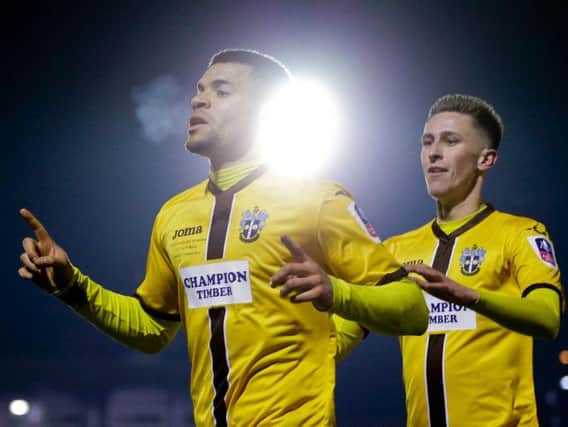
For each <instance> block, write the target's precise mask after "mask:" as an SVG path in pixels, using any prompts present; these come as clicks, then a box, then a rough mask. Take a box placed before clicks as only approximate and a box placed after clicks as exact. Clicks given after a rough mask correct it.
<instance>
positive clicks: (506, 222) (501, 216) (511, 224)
mask: <svg viewBox="0 0 568 427" xmlns="http://www.w3.org/2000/svg"><path fill="white" fill-rule="evenodd" d="M488 219H490V221H491V222H492V223H493V224H494V225H495V226H497V227H499V228H500V229H501V230H503V231H504V232H505V233H513V232H515V233H517V234H542V235H545V236H548V231H547V229H546V226H545V225H544V224H543V223H542V222H540V221H538V220H536V219H534V218H530V217H527V216H522V215H515V214H511V213H507V212H501V211H497V210H496V211H494V212H493V214H492V215H491V216H490V217H489V218H488Z"/></svg>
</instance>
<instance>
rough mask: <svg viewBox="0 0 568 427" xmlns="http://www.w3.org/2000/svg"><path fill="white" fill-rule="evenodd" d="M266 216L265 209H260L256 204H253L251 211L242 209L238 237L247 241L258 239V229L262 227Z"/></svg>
mask: <svg viewBox="0 0 568 427" xmlns="http://www.w3.org/2000/svg"><path fill="white" fill-rule="evenodd" d="M267 218H268V214H267V213H266V211H264V210H260V209H259V208H258V206H255V207H254V209H253V210H252V211H250V210H248V209H247V210H246V211H244V212H243V216H242V217H241V222H240V229H241V232H240V234H239V237H240V239H241V240H242V241H243V242H247V243H250V242H254V241H255V240H256V239H258V238H259V236H260V230H262V229H263V228H264V226H265V224H266V219H267Z"/></svg>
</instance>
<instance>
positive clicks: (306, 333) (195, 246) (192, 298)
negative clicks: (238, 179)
mask: <svg viewBox="0 0 568 427" xmlns="http://www.w3.org/2000/svg"><path fill="white" fill-rule="evenodd" d="M292 187H293V186H291V185H290V184H289V183H287V182H286V181H284V180H276V181H274V179H270V178H265V177H260V178H259V179H257V180H256V181H254V182H252V183H251V184H250V185H248V186H247V187H245V188H243V189H242V190H240V191H238V192H236V193H235V194H234V195H232V196H231V197H229V198H225V200H220V198H219V197H218V196H216V195H214V194H212V193H211V192H209V191H207V189H206V186H205V185H204V184H203V185H200V186H197V187H194V188H192V189H190V190H189V191H188V192H186V193H182V194H181V195H179V196H177V197H176V198H175V199H174V200H173V201H172V203H171V206H170V207H169V208H168V210H167V211H165V212H164V213H163V214H162V217H163V218H162V219H161V229H160V238H161V242H162V245H163V247H164V250H165V252H166V254H167V257H168V259H169V261H170V263H171V266H172V269H173V270H174V271H175V272H176V276H177V282H178V302H179V305H180V307H179V309H180V315H181V318H182V321H183V323H184V326H185V331H186V337H187V341H188V345H189V349H190V356H191V364H192V395H193V396H192V397H193V401H194V405H195V406H196V408H195V413H196V417H201V419H199V420H196V421H198V425H213V424H212V417H211V409H210V404H211V398H212V396H213V395H215V393H216V391H215V390H214V389H215V387H214V386H213V385H212V382H213V379H212V355H211V353H212V351H213V349H212V348H211V345H212V344H211V335H212V332H211V322H212V320H211V317H210V309H211V308H214V307H221V306H222V307H225V309H226V315H225V318H224V321H223V326H222V328H223V332H222V334H223V335H224V338H225V339H224V341H225V346H226V359H227V363H228V369H229V375H228V383H229V387H228V390H227V392H226V396H225V400H226V402H227V411H228V420H229V421H230V422H229V425H259V426H260V425H328V424H332V423H333V420H332V416H331V415H330V413H331V407H330V405H331V404H332V402H333V384H334V375H335V371H334V360H333V357H334V351H335V340H334V333H333V331H332V328H331V324H330V319H329V316H328V314H327V313H321V312H319V311H317V310H315V309H314V308H313V306H312V305H311V304H293V303H291V302H290V301H289V300H288V299H282V298H280V296H279V289H273V288H271V287H270V285H269V281H270V277H271V276H272V275H273V274H274V273H275V272H276V271H277V270H278V269H279V268H280V267H281V266H282V265H283V263H284V262H286V261H289V260H290V255H289V253H288V252H287V250H286V248H285V247H284V246H283V245H282V244H281V243H280V241H279V239H280V235H281V234H282V233H286V234H288V235H289V236H290V237H291V238H292V239H294V240H295V241H296V242H297V243H299V244H300V245H301V246H302V247H303V248H304V249H305V250H306V251H307V252H308V253H310V255H311V256H312V257H314V258H315V259H316V260H317V261H319V262H321V263H324V262H325V261H324V259H323V256H322V254H321V250H320V249H319V247H318V243H317V241H315V239H314V236H315V232H314V230H316V229H317V227H318V224H317V219H318V203H319V200H318V198H319V197H320V195H319V194H318V189H317V188H312V187H307V188H306V187H304V188H298V187H296V188H292ZM220 203H222V204H224V206H225V208H224V209H225V212H221V213H220V209H221V206H220ZM164 214H165V215H164ZM218 221H226V227H225V229H226V232H224V233H221V234H222V238H220V234H219V232H213V231H212V230H213V227H217V226H218V224H217V225H215V223H216V222H218ZM213 240H216V241H213ZM211 245H217V246H219V245H221V246H222V248H221V249H220V251H221V252H219V251H217V256H218V255H219V253H220V254H221V257H218V258H211V253H212V252H211V250H212V248H211ZM300 361H301V363H300ZM299 389H302V393H301V395H302V396H303V398H302V399H303V401H301V402H299V401H295V400H294V394H295V393H296V391H297V390H299ZM306 397H309V399H306ZM287 406H288V407H296V409H295V410H294V411H290V410H289V408H288V407H287ZM299 406H302V407H303V409H302V408H300V409H298V407H299ZM286 412H289V414H287V413H286ZM198 414H199V415H198ZM267 414H269V415H268V418H258V417H266V416H267Z"/></svg>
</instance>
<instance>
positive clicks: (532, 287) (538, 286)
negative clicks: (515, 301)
mask: <svg viewBox="0 0 568 427" xmlns="http://www.w3.org/2000/svg"><path fill="white" fill-rule="evenodd" d="M542 288H545V289H552V290H553V291H555V292H556V293H557V294H558V298H559V299H560V309H561V311H564V309H565V307H564V304H565V301H564V295H562V291H561V290H560V289H558V288H557V287H556V286H554V285H551V284H550V283H534V284H532V285H530V286H529V287H527V288H525V290H524V291H523V293H522V295H521V296H522V297H523V298H524V297H526V296H527V295H528V294H530V293H531V292H532V291H534V290H535V289H542Z"/></svg>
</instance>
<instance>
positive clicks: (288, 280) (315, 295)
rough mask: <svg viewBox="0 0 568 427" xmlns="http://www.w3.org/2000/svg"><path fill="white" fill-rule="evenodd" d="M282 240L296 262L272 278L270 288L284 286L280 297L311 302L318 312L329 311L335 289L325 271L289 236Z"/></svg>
mask: <svg viewBox="0 0 568 427" xmlns="http://www.w3.org/2000/svg"><path fill="white" fill-rule="evenodd" d="M280 240H281V241H282V243H283V244H284V246H286V248H287V249H288V250H289V251H290V254H292V257H293V258H294V261H293V262H290V263H288V264H286V265H284V267H282V268H281V269H280V270H278V271H277V272H276V273H275V274H274V275H273V276H272V279H271V280H270V286H272V287H275V286H282V288H281V289H280V296H281V297H287V296H289V297H290V300H291V301H292V302H296V303H299V302H306V301H311V302H312V304H313V305H314V307H315V308H317V309H318V310H321V311H326V310H328V309H329V308H330V307H331V304H332V303H333V288H332V287H331V282H330V280H329V277H328V276H327V274H326V273H325V271H323V270H322V268H321V267H320V266H319V264H318V263H317V262H315V261H314V260H313V259H311V258H310V257H309V256H308V255H307V254H306V253H305V252H304V251H303V250H302V248H300V247H299V246H298V245H297V244H296V243H294V241H292V239H290V238H289V237H288V236H286V235H282V236H281V237H280Z"/></svg>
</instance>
